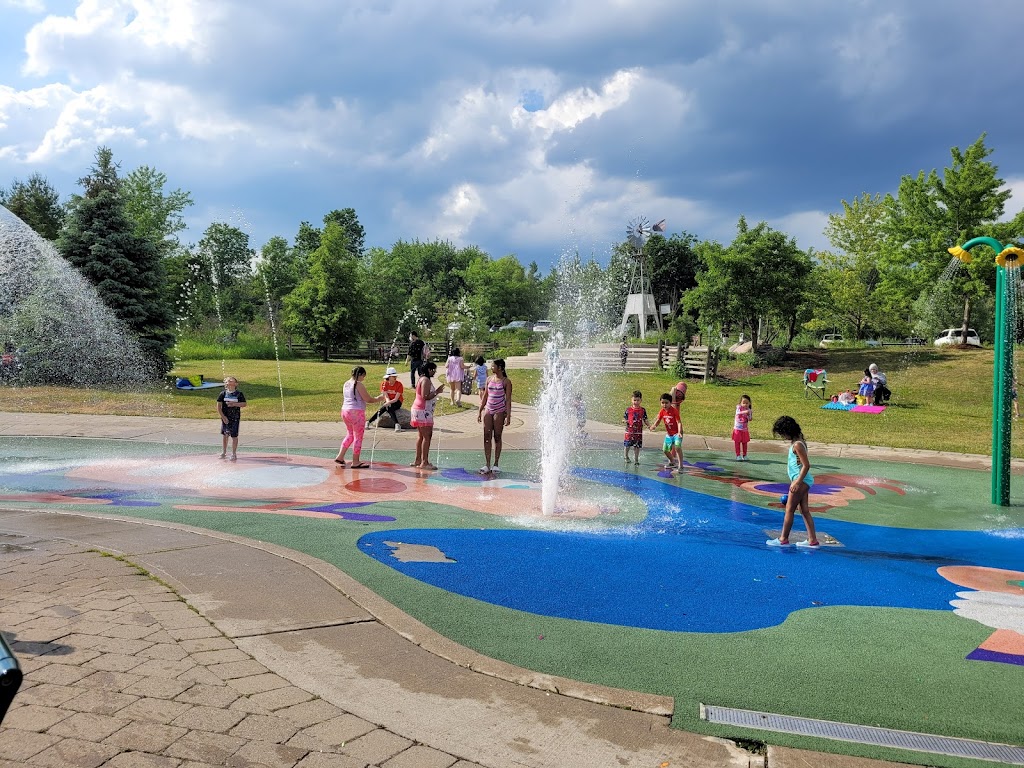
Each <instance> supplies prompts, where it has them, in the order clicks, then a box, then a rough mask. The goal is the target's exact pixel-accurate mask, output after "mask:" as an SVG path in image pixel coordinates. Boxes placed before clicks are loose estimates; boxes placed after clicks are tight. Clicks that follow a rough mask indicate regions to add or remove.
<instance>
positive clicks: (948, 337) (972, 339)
mask: <svg viewBox="0 0 1024 768" xmlns="http://www.w3.org/2000/svg"><path fill="white" fill-rule="evenodd" d="M961 331H963V328H947V329H946V330H944V331H943V332H942V333H940V334H939V335H938V336H936V337H935V346H936V347H945V346H948V345H949V344H960V343H961V338H962V337H961V336H960V333H961ZM963 342H965V343H967V344H970V345H971V346H972V347H980V346H981V339H979V338H978V332H977V331H976V330H974V329H973V328H968V329H967V337H966V338H964V339H963Z"/></svg>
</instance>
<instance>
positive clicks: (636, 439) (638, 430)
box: [622, 389, 651, 467]
mask: <svg viewBox="0 0 1024 768" xmlns="http://www.w3.org/2000/svg"><path fill="white" fill-rule="evenodd" d="M643 399H644V396H643V393H642V392H641V391H640V390H639V389H637V390H634V392H633V404H632V405H631V406H629V408H627V409H626V412H625V413H624V414H622V420H623V421H624V422H625V423H626V435H625V437H623V439H622V445H623V448H624V450H625V453H626V455H625V456H624V457H623V461H625V462H626V463H627V464H629V449H630V448H632V449H633V464H634V465H635V466H637V467H639V466H640V449H641V448H643V447H644V427H649V426H651V422H650V421H648V419H647V409H646V408H644V407H643V406H642V405H640V403H641V402H642V401H643Z"/></svg>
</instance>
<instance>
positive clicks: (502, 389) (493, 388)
mask: <svg viewBox="0 0 1024 768" xmlns="http://www.w3.org/2000/svg"><path fill="white" fill-rule="evenodd" d="M491 370H492V371H493V372H494V375H493V376H491V378H489V379H488V380H487V384H486V386H485V387H484V389H483V391H482V392H481V393H480V410H479V411H478V412H477V416H476V420H477V421H478V422H483V425H484V459H485V460H486V461H487V463H486V465H484V466H483V467H481V468H480V474H481V475H492V474H497V472H498V460H499V459H501V433H502V431H503V430H504V429H505V427H506V426H508V425H509V424H510V423H511V422H512V381H511V380H510V379H509V377H508V376H507V375H506V374H505V361H504V360H500V359H499V360H495V361H494V362H492V363H491ZM492 439H493V440H494V466H491V440H492Z"/></svg>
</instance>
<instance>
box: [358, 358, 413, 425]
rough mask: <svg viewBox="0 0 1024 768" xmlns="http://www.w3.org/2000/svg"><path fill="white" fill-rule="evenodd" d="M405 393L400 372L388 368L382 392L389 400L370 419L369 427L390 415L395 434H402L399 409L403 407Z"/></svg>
mask: <svg viewBox="0 0 1024 768" xmlns="http://www.w3.org/2000/svg"><path fill="white" fill-rule="evenodd" d="M404 391H405V388H404V387H403V386H402V382H400V381H399V380H398V371H397V370H395V369H394V368H388V369H387V370H386V371H384V380H383V381H382V382H381V383H380V392H381V394H382V395H384V396H385V397H386V398H387V401H386V402H385V404H384V405H382V406H381V407H380V410H379V411H377V412H376V413H375V414H373V416H371V417H370V419H369V421H367V422H366V425H367V426H369V425H370V424H373V422H375V421H376V420H377V419H378V418H379V417H380V416H383V415H384V414H385V413H390V414H391V420H392V421H393V422H395V432H401V431H402V425H401V424H399V423H398V409H399V408H401V407H402V394H403V392H404Z"/></svg>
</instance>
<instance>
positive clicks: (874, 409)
mask: <svg viewBox="0 0 1024 768" xmlns="http://www.w3.org/2000/svg"><path fill="white" fill-rule="evenodd" d="M852 410H853V412H854V413H881V412H882V411H884V410H885V406H884V405H858V406H857V407H855V408H853V409H852Z"/></svg>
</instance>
